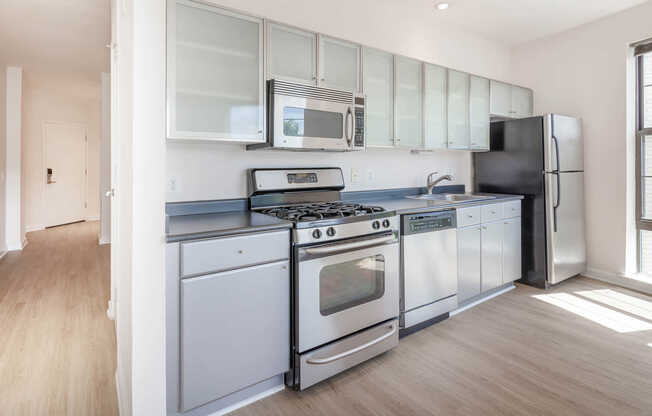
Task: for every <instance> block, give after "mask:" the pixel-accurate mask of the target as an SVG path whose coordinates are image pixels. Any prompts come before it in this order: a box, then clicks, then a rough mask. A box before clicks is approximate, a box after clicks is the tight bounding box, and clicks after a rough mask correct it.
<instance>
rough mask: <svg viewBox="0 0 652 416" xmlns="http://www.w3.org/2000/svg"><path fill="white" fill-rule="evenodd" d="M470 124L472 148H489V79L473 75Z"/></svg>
mask: <svg viewBox="0 0 652 416" xmlns="http://www.w3.org/2000/svg"><path fill="white" fill-rule="evenodd" d="M469 97H470V99H469V100H470V102H469V125H470V135H471V149H472V150H489V80H488V79H486V78H480V77H475V76H471V91H470V93H469Z"/></svg>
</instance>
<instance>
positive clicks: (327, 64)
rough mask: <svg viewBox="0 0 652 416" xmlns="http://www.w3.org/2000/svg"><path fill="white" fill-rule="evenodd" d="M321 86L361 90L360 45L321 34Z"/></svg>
mask: <svg viewBox="0 0 652 416" xmlns="http://www.w3.org/2000/svg"><path fill="white" fill-rule="evenodd" d="M319 86H321V87H325V88H332V89H336V90H346V91H360V45H356V44H353V43H349V42H344V41H341V40H337V39H332V38H329V37H326V36H322V35H320V36H319Z"/></svg>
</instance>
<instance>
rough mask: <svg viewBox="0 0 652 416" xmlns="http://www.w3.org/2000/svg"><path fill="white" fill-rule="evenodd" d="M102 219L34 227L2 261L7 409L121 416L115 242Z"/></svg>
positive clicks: (2, 390)
mask: <svg viewBox="0 0 652 416" xmlns="http://www.w3.org/2000/svg"><path fill="white" fill-rule="evenodd" d="M98 230H99V222H82V223H77V224H71V225H65V226H61V227H56V228H51V229H47V230H44V231H36V232H32V233H29V234H28V236H27V238H28V240H29V244H28V245H27V246H26V247H25V249H24V250H23V251H22V252H19V251H17V252H10V253H8V254H7V255H6V256H5V257H4V258H3V259H2V260H0V328H2V341H1V342H0V375H2V377H0V397H1V398H2V399H1V402H2V410H1V411H0V413H2V414H7V415H64V414H65V415H116V414H117V398H116V393H115V391H116V390H115V378H114V372H115V368H116V358H115V354H116V346H115V329H114V323H113V321H111V320H109V319H108V318H107V316H106V308H107V302H108V300H109V296H110V246H109V245H104V246H99V245H98V244H97V235H98Z"/></svg>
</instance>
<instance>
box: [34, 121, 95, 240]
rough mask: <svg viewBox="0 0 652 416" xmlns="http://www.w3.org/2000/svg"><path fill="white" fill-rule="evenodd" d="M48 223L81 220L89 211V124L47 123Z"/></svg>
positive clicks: (46, 186)
mask: <svg viewBox="0 0 652 416" xmlns="http://www.w3.org/2000/svg"><path fill="white" fill-rule="evenodd" d="M43 131H44V135H45V137H44V150H45V158H44V160H45V166H44V168H45V178H46V179H45V204H44V206H45V226H46V227H52V226H55V225H61V224H68V223H71V222H76V221H82V220H83V219H84V217H85V215H84V213H85V211H86V207H85V203H86V126H84V125H80V124H67V123H45V126H44V128H43Z"/></svg>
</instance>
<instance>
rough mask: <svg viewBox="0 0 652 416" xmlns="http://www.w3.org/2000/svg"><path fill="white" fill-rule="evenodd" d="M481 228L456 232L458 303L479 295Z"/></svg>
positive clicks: (472, 227) (468, 228)
mask: <svg viewBox="0 0 652 416" xmlns="http://www.w3.org/2000/svg"><path fill="white" fill-rule="evenodd" d="M480 241H481V226H480V225H474V226H471V227H466V228H460V229H458V230H457V256H458V257H457V258H458V266H457V270H458V273H457V300H458V302H459V303H461V302H464V301H465V300H468V299H471V298H472V297H474V296H477V295H479V294H480V291H481V290H482V287H481V279H480V273H481V271H480V264H481V263H480V251H481V245H480Z"/></svg>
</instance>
